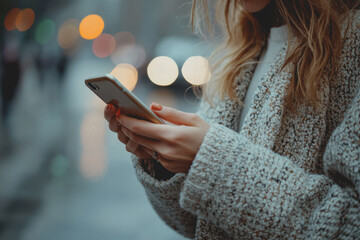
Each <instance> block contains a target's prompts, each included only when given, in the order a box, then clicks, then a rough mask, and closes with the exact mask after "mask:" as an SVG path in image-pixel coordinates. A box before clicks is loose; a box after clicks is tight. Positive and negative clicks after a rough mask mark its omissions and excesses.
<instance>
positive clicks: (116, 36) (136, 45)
mask: <svg viewBox="0 0 360 240" xmlns="http://www.w3.org/2000/svg"><path fill="white" fill-rule="evenodd" d="M190 11H191V0H151V1H150V0H101V1H98V0H71V1H70V0H61V1H60V0H31V1H30V0H1V1H0V22H1V26H0V57H1V62H0V84H1V85H0V90H1V94H0V96H1V99H0V109H1V115H0V117H1V118H0V134H1V139H0V239H5V240H8V239H9V240H10V239H25V240H33V239H36V240H43V239H44V240H45V239H46V240H48V239H51V240H57V239H59V240H63V239H77V240H81V239H86V240H91V239H97V240H98V239H103V240H111V239H158V240H161V239H174V240H175V239H183V237H181V236H180V235H179V234H177V233H176V232H174V231H173V230H171V229H170V228H169V227H167V226H166V225H165V224H164V223H163V222H162V220H161V219H160V218H159V217H158V216H157V215H156V213H155V212H154V210H153V209H152V207H151V205H150V204H149V203H148V201H147V199H146V195H145V193H144V190H143V187H142V186H141V185H140V183H138V181H137V179H136V176H135V173H134V171H133V168H132V163H131V161H130V155H129V153H127V152H126V151H125V148H124V146H123V145H122V144H121V143H120V142H119V141H118V140H117V137H116V134H114V133H112V132H110V130H108V127H107V124H106V121H105V120H104V118H103V109H104V106H105V104H104V103H103V102H102V101H101V100H99V99H98V98H97V97H96V96H95V95H94V94H93V93H92V92H91V91H90V90H89V89H88V88H87V87H86V86H85V84H84V80H85V79H86V78H90V77H93V76H99V75H104V74H107V73H112V74H113V75H114V76H115V77H116V78H117V79H118V80H119V81H121V82H122V83H123V84H124V85H125V86H126V87H127V88H128V89H130V90H132V91H133V92H134V93H135V94H136V95H137V96H138V97H139V98H140V99H141V100H143V101H144V102H145V103H146V104H148V105H149V104H150V103H151V102H153V101H155V102H159V103H161V104H164V105H166V106H171V107H175V108H177V109H180V110H183V111H187V112H195V111H196V108H197V106H198V101H199V100H198V99H197V98H196V97H195V95H194V93H193V91H192V89H191V87H192V86H193V85H201V84H203V83H204V82H206V81H207V80H208V79H209V77H210V73H209V70H208V63H207V60H206V57H207V56H208V55H209V54H210V53H211V51H212V46H211V45H210V44H208V43H206V42H204V41H203V40H202V39H200V38H199V37H197V36H195V35H193V34H192V32H191V28H190V27H189V18H190ZM204 57H205V58H204Z"/></svg>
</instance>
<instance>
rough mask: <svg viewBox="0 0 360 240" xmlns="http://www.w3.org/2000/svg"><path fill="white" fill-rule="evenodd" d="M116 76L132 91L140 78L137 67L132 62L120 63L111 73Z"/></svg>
mask: <svg viewBox="0 0 360 240" xmlns="http://www.w3.org/2000/svg"><path fill="white" fill-rule="evenodd" d="M110 74H111V75H112V76H114V77H115V78H116V79H117V80H118V81H119V82H120V83H121V84H122V85H124V87H126V89H127V90H129V91H132V90H133V89H134V88H135V86H136V83H137V80H138V72H137V70H136V68H135V67H134V66H132V65H130V64H124V63H122V64H118V65H117V66H116V67H115V68H114V69H113V70H112V71H111V73H110Z"/></svg>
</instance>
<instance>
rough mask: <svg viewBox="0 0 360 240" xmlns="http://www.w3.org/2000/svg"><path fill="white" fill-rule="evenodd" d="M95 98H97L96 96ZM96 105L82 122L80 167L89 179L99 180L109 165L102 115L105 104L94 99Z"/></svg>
mask: <svg viewBox="0 0 360 240" xmlns="http://www.w3.org/2000/svg"><path fill="white" fill-rule="evenodd" d="M94 98H97V97H95V96H94ZM92 102H93V104H95V105H96V106H95V107H94V110H92V111H90V112H88V113H87V114H86V115H85V118H84V120H83V122H82V124H81V145H82V156H81V159H80V163H79V167H80V171H81V173H82V175H83V176H84V177H85V178H86V179H88V180H98V179H99V178H100V177H101V176H103V175H104V173H105V171H106V167H107V161H106V152H105V125H104V120H103V118H102V116H101V114H100V113H101V112H102V111H103V107H104V104H103V103H101V104H100V103H99V101H97V99H96V101H92Z"/></svg>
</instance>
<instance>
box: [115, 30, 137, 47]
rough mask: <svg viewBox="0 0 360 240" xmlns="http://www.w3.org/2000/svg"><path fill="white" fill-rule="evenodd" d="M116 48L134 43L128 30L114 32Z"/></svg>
mask: <svg viewBox="0 0 360 240" xmlns="http://www.w3.org/2000/svg"><path fill="white" fill-rule="evenodd" d="M115 40H116V48H117V49H121V48H123V47H127V46H134V45H135V37H134V35H132V34H131V33H129V32H118V33H116V34H115Z"/></svg>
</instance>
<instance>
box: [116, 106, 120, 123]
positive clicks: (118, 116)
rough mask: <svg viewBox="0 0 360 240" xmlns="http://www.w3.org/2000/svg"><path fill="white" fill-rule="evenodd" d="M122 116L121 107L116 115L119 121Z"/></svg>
mask: <svg viewBox="0 0 360 240" xmlns="http://www.w3.org/2000/svg"><path fill="white" fill-rule="evenodd" d="M120 116H121V109H120V108H118V110H117V111H116V113H115V117H116V120H117V121H118V122H119V121H120Z"/></svg>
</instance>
